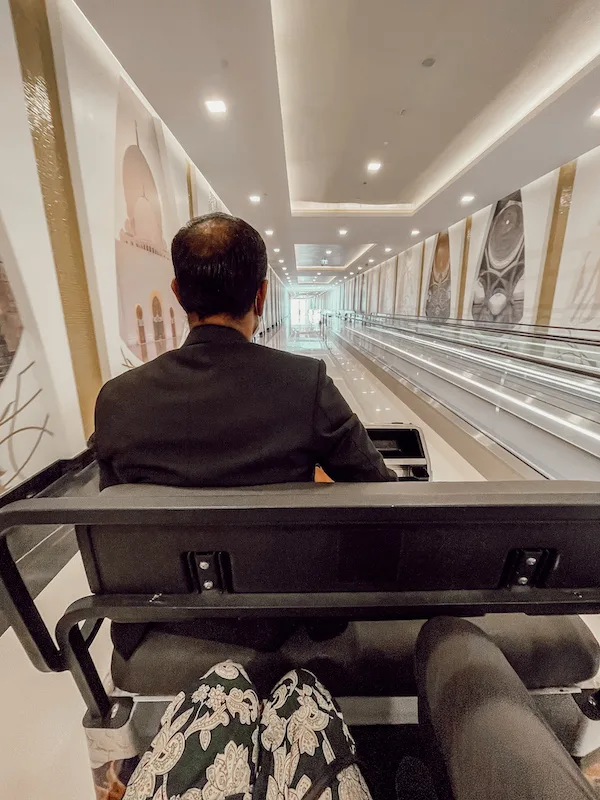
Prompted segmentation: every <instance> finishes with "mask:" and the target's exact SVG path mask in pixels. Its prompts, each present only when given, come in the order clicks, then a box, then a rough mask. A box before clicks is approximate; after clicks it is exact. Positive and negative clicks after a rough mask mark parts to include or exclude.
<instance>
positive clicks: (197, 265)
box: [171, 212, 267, 320]
mask: <svg viewBox="0 0 600 800" xmlns="http://www.w3.org/2000/svg"><path fill="white" fill-rule="evenodd" d="M171 257H172V259H173V266H174V267H175V277H176V279H177V287H178V296H179V301H180V302H181V305H182V306H183V308H184V310H185V311H186V312H187V313H188V314H196V315H197V316H198V319H199V320H203V319H206V318H207V317H211V316H213V315H215V314H226V315H228V316H230V317H232V318H234V319H241V318H242V317H243V316H244V315H245V314H247V313H248V312H249V311H250V309H251V308H252V307H253V304H254V300H255V298H256V293H257V291H258V289H259V288H260V286H261V284H262V282H263V281H264V280H265V278H266V276H267V249H266V247H265V243H264V242H263V240H262V237H261V236H260V234H259V233H258V231H256V230H255V229H254V228H253V227H252V226H251V225H248V223H247V222H244V220H242V219H238V218H237V217H231V216H230V215H229V214H222V213H221V212H214V213H213V214H204V216H202V217H195V218H194V219H191V220H190V221H189V222H188V223H187V224H186V225H184V226H183V228H181V230H180V231H179V232H178V233H177V234H176V235H175V238H174V239H173V242H172V244H171Z"/></svg>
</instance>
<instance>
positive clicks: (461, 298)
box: [456, 217, 473, 319]
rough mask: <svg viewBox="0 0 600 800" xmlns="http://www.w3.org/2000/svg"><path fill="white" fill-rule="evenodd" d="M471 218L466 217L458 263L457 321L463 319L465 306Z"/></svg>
mask: <svg viewBox="0 0 600 800" xmlns="http://www.w3.org/2000/svg"><path fill="white" fill-rule="evenodd" d="M472 223H473V217H467V222H466V224H465V239H464V242H463V251H462V259H461V262H460V288H459V291H458V307H457V309H456V312H457V316H458V319H462V318H463V310H464V305H465V292H466V290H467V270H468V268H469V250H470V248H471V225H472Z"/></svg>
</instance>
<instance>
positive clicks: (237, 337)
mask: <svg viewBox="0 0 600 800" xmlns="http://www.w3.org/2000/svg"><path fill="white" fill-rule="evenodd" d="M191 344H248V340H247V339H246V337H245V336H244V334H243V333H240V332H239V331H236V330H235V328H227V327H226V326H225V325H197V326H196V327H195V328H192V330H191V331H190V333H189V336H188V337H187V339H186V340H185V342H184V343H183V347H187V346H188V345H191Z"/></svg>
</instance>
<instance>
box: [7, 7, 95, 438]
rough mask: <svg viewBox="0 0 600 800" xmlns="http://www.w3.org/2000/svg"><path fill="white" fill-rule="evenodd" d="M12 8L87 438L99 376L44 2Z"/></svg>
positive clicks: (91, 425)
mask: <svg viewBox="0 0 600 800" xmlns="http://www.w3.org/2000/svg"><path fill="white" fill-rule="evenodd" d="M10 8H11V13H12V18H13V24H14V28H15V36H16V41H17V48H18V52H19V60H20V63H21V72H22V75H23V90H24V93H25V102H26V106H27V114H28V118H29V128H30V131H31V136H32V139H33V146H34V150H35V158H36V162H37V170H38V176H39V180H40V185H41V189H42V196H43V200H44V206H45V210H46V221H47V223H48V231H49V233H50V243H51V246H52V253H53V256H54V264H55V267H56V275H57V278H58V285H59V290H60V296H61V301H62V307H63V314H64V319H65V324H66V328H67V336H68V341H69V349H70V351H71V359H72V361H73V370H74V373H75V383H76V386H77V394H78V398H79V407H80V409H81V418H82V421H83V427H84V431H85V433H86V435H89V434H90V433H91V432H92V430H93V427H94V405H95V402H96V395H97V394H98V391H99V389H100V386H101V385H102V376H101V372H100V359H99V357H98V349H97V346H96V334H95V331H94V324H93V319H92V309H91V304H90V297H89V291H88V283H87V276H86V273H85V263H84V259H83V249H82V246H81V236H80V232H79V222H78V220H77V210H76V205H75V196H74V194H73V185H72V182H71V172H70V169H69V161H68V156H67V145H66V140H65V132H64V127H63V122H62V115H61V108H60V100H59V95H58V86H57V83H56V71H55V66H54V55H53V52H52V42H51V39H50V28H49V25H48V16H47V12H46V4H45V2H44V0H10ZM23 213H26V211H25V209H24V210H23ZM34 235H35V234H34Z"/></svg>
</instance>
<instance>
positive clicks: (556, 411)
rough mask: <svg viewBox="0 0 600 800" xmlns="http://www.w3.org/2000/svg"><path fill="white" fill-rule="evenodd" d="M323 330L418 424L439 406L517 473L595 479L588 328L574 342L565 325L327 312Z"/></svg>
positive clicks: (598, 468)
mask: <svg viewBox="0 0 600 800" xmlns="http://www.w3.org/2000/svg"><path fill="white" fill-rule="evenodd" d="M326 330H327V331H328V332H329V335H330V336H331V337H333V339H334V340H335V341H336V342H337V343H338V344H341V345H342V346H343V347H344V348H346V349H347V350H349V351H350V352H351V353H352V354H353V355H355V356H357V357H358V358H359V360H362V361H363V363H366V364H367V365H370V368H371V369H372V370H373V372H374V374H376V376H377V377H379V378H380V379H382V380H384V382H385V381H386V380H387V381H388V384H387V385H388V388H391V387H390V385H389V381H390V380H392V381H393V384H394V385H395V390H396V391H397V392H398V396H399V397H401V399H403V400H404V401H405V402H407V403H408V404H409V405H411V404H412V405H411V407H414V410H415V411H416V412H417V413H418V414H419V416H420V417H421V418H425V417H427V411H429V413H431V408H432V406H434V405H436V406H437V407H438V408H439V409H441V413H442V414H445V415H446V417H447V418H448V419H449V420H452V422H453V423H454V426H455V427H456V428H458V427H461V426H462V427H463V428H468V429H469V435H470V438H471V439H473V438H474V437H475V438H478V439H479V440H480V441H483V440H484V439H487V440H488V441H489V443H490V445H491V446H493V445H496V446H498V445H499V446H500V448H502V450H503V451H504V453H505V454H511V455H512V457H513V458H514V459H518V460H519V461H520V463H521V465H522V469H520V470H519V469H518V467H517V469H518V471H519V472H520V474H521V475H522V477H525V478H529V479H531V478H534V479H535V478H538V479H539V478H553V479H568V480H573V479H575V480H576V479H579V478H582V477H585V478H588V479H593V480H598V479H600V342H598V341H597V340H595V339H593V338H592V334H593V332H589V336H588V337H586V338H581V336H580V337H579V338H574V337H573V336H569V335H567V333H571V334H572V333H573V332H572V331H571V332H568V331H564V330H563V329H556V330H553V329H548V330H544V331H540V330H538V329H537V328H535V327H531V326H523V330H521V329H520V328H518V329H512V328H511V329H506V328H504V329H502V328H499V327H498V326H496V327H493V326H492V325H491V324H489V325H488V326H487V327H486V326H479V325H477V326H475V325H473V324H472V323H464V322H459V321H456V320H454V321H435V320H422V319H419V320H417V319H414V318H405V317H393V316H389V315H359V314H352V315H349V314H343V313H339V314H336V315H332V316H330V317H329V318H328V325H327V326H326ZM580 333H581V332H580ZM427 404H429V408H426V406H427ZM424 412H425V413H424ZM434 427H439V426H438V425H435V424H434ZM448 437H450V434H448ZM467 446H468V445H467ZM470 449H473V448H470ZM476 466H477V465H476ZM513 468H514V463H513ZM484 474H485V470H484ZM490 477H491V478H492V479H496V478H494V477H493V476H490Z"/></svg>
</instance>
